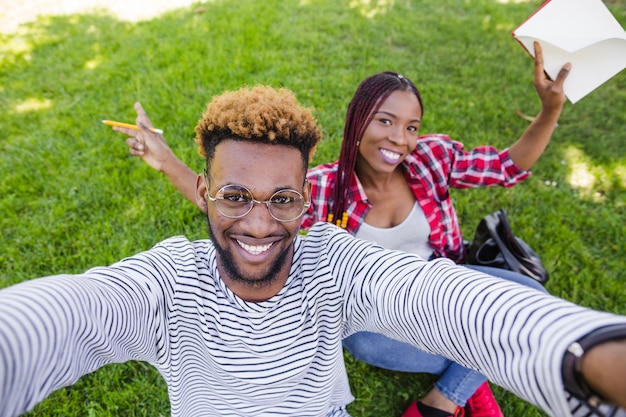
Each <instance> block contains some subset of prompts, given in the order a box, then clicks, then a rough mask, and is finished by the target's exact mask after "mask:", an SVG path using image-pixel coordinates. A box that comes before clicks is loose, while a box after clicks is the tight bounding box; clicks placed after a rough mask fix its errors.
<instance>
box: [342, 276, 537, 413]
mask: <svg viewBox="0 0 626 417" xmlns="http://www.w3.org/2000/svg"><path fill="white" fill-rule="evenodd" d="M464 266H466V267H468V268H471V269H474V270H477V271H481V272H484V273H486V274H489V275H493V276H496V277H499V278H503V279H506V280H509V281H514V282H517V283H519V284H523V285H526V286H528V287H531V288H536V289H537V290H540V291H544V292H547V291H546V290H545V288H544V287H543V286H542V285H541V284H540V283H539V282H537V281H535V280H534V279H532V278H530V277H527V276H526V275H521V274H518V273H516V272H513V271H509V270H506V269H500V268H492V267H486V266H476V265H464ZM343 347H344V348H345V349H346V350H347V351H348V352H350V353H351V354H352V356H354V358H355V359H358V360H360V361H362V362H365V363H368V364H370V365H374V366H377V367H379V368H384V369H389V370H391V371H401V372H413V373H429V374H435V375H439V379H438V380H437V382H435V388H437V389H438V390H439V391H440V392H441V393H442V394H443V395H444V396H445V397H446V398H448V399H450V400H452V401H454V402H455V403H456V404H458V405H460V406H465V403H466V402H467V399H468V398H469V397H471V396H472V394H474V392H475V391H476V389H477V388H478V387H480V386H481V385H482V384H483V383H484V382H485V381H487V378H485V376H483V375H482V374H480V373H478V372H476V371H473V370H471V369H468V368H466V367H464V366H461V365H459V364H458V363H456V362H453V361H451V360H449V359H446V358H444V357H443V356H440V355H433V354H431V353H426V352H424V351H422V350H419V349H417V348H415V347H413V346H411V345H409V344H407V343H403V342H398V341H396V340H393V339H390V338H388V337H386V336H383V335H381V334H378V333H372V332H359V333H355V334H353V335H351V336H349V337H347V338H345V339H344V340H343Z"/></svg>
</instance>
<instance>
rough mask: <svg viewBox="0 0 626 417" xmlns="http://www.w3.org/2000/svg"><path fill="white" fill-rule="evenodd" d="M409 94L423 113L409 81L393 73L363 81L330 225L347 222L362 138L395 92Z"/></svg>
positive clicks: (346, 135)
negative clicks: (349, 196)
mask: <svg viewBox="0 0 626 417" xmlns="http://www.w3.org/2000/svg"><path fill="white" fill-rule="evenodd" d="M398 90H401V91H409V92H412V93H414V94H415V96H416V97H417V100H418V102H419V104H420V107H421V108H422V114H423V113H424V104H423V103H422V96H421V94H420V92H419V90H418V89H417V87H416V86H415V84H414V83H413V82H412V81H411V80H409V79H408V78H406V77H404V76H402V75H401V74H398V73H397V72H393V71H385V72H381V73H378V74H374V75H372V76H370V77H368V78H366V79H365V80H363V81H362V82H361V84H360V85H359V87H358V88H357V90H356V92H355V93H354V97H352V101H350V105H349V106H348V112H347V114H346V125H345V127H344V131H343V143H342V144H341V153H340V154H339V164H338V167H337V181H336V183H335V188H334V189H333V190H332V199H331V200H330V201H329V205H330V207H329V210H328V213H329V214H328V218H327V219H326V220H327V221H328V222H331V223H333V222H334V223H335V224H336V225H337V226H340V227H343V228H344V229H345V228H346V226H347V223H348V214H347V212H346V203H347V195H348V190H349V188H350V182H351V181H352V177H353V176H354V175H355V174H354V167H355V165H356V158H357V154H358V152H359V145H360V143H361V138H362V137H363V134H364V133H365V130H366V129H367V127H368V125H369V124H370V122H371V121H372V119H373V118H374V115H375V114H376V112H377V111H378V109H379V108H380V106H381V105H382V104H383V103H384V101H385V100H386V99H387V97H389V95H391V93H393V92H394V91H398Z"/></svg>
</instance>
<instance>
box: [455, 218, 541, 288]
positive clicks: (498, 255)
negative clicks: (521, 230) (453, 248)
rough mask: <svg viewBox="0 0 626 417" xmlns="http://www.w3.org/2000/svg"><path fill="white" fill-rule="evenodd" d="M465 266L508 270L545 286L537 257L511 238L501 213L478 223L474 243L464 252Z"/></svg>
mask: <svg viewBox="0 0 626 417" xmlns="http://www.w3.org/2000/svg"><path fill="white" fill-rule="evenodd" d="M467 263H468V264H472V265H484V266H491V267H495V268H503V269H509V270H511V271H515V272H519V273H520V274H524V275H527V276H529V277H531V278H533V279H535V280H537V281H539V282H540V283H541V284H542V285H545V284H546V282H548V271H547V270H546V268H545V267H544V266H543V263H542V262H541V259H540V258H539V255H537V254H536V253H535V251H533V250H532V249H531V247H530V246H528V244H527V243H526V242H524V241H523V240H522V239H520V238H519V237H516V236H515V235H514V234H513V231H512V230H511V225H510V224H509V218H508V217H507V215H506V211H505V210H504V209H500V210H498V211H496V212H495V213H491V214H489V215H487V216H485V217H483V218H482V219H481V221H480V223H479V224H478V227H477V228H476V233H475V235H474V240H473V241H472V242H471V243H470V245H469V247H468V249H467Z"/></svg>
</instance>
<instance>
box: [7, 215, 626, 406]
mask: <svg viewBox="0 0 626 417" xmlns="http://www.w3.org/2000/svg"><path fill="white" fill-rule="evenodd" d="M294 251H295V253H294V259H293V264H292V267H291V270H290V274H289V278H288V280H287V282H286V284H285V286H284V288H282V290H281V291H279V293H278V294H276V295H275V296H274V297H272V298H270V299H269V300H267V301H264V302H259V303H250V302H246V301H244V300H242V299H240V298H238V297H237V296H236V295H235V294H233V293H232V292H231V291H230V290H229V288H228V287H226V286H225V285H224V283H223V281H222V280H221V279H220V276H219V272H218V269H217V265H216V253H215V248H214V247H213V245H212V244H211V242H210V241H207V240H200V241H194V242H190V241H189V240H187V239H186V238H183V237H174V238H170V239H167V240H165V241H163V242H161V243H159V244H158V245H156V246H155V247H154V248H152V249H150V250H148V251H145V252H142V253H139V254H137V255H135V256H132V257H129V258H126V259H123V260H122V261H120V262H118V263H115V264H113V265H111V266H108V267H97V268H93V269H91V270H89V271H87V272H85V273H84V274H81V275H58V276H52V277H46V278H40V279H34V280H31V281H27V282H23V283H21V284H17V285H14V286H12V287H8V288H5V289H4V290H2V291H0V416H15V415H19V414H21V413H23V412H25V411H27V410H29V409H31V408H32V407H33V406H34V405H35V404H36V403H38V402H40V401H42V400H43V399H44V398H45V397H46V396H48V395H49V394H50V393H51V392H52V391H54V390H56V389H58V388H60V387H64V386H68V385H71V384H72V383H74V382H75V381H76V380H77V379H78V378H79V377H81V376H82V375H85V374H87V373H90V372H92V371H94V370H96V369H98V368H100V367H102V366H103V365H105V364H109V363H115V362H124V361H128V360H141V361H147V362H149V363H150V364H152V365H153V366H155V367H156V368H157V369H158V371H159V372H160V374H161V375H162V376H163V378H164V379H165V381H166V382H167V387H168V393H169V397H170V405H171V415H172V416H175V417H180V416H194V417H197V416H226V417H228V416H248V417H249V416H268V417H269V416H272V417H275V416H318V417H329V416H347V415H348V414H347V411H346V405H347V404H348V403H349V402H350V401H352V400H353V397H352V395H351V394H350V389H349V385H348V380H347V376H346V371H345V367H344V363H343V355H342V348H341V340H342V338H344V337H346V336H348V335H350V334H352V333H355V332H358V331H374V332H380V333H383V334H385V335H387V336H389V337H392V338H395V339H398V340H401V341H404V342H408V343H411V344H413V345H415V346H417V347H418V348H420V349H423V350H426V351H429V352H432V353H436V354H440V355H443V356H446V357H448V358H450V359H452V360H454V361H456V362H458V363H461V364H463V365H465V366H468V367H470V368H473V369H477V370H479V371H481V372H482V373H484V374H485V375H487V376H488V377H489V379H490V380H491V381H493V382H495V383H496V384H498V385H501V386H503V387H505V388H507V389H509V390H511V391H512V392H514V393H515V394H517V395H518V396H520V397H522V398H524V399H526V400H528V401H530V402H532V403H534V404H536V405H538V406H540V407H541V408H543V409H544V410H546V411H547V412H548V414H550V415H552V416H559V417H562V416H568V415H578V414H575V413H574V412H573V411H572V409H573V408H575V407H576V405H577V404H576V403H575V402H574V403H572V402H571V401H570V402H568V396H567V393H566V392H565V390H564V389H563V383H562V380H561V373H560V366H561V361H562V358H563V353H564V352H565V349H566V347H567V346H568V345H569V344H570V343H571V342H573V341H575V340H577V339H578V338H580V337H581V336H583V335H585V334H587V333H589V332H590V331H592V330H593V329H596V328H598V327H600V326H603V325H607V324H613V323H624V322H626V318H624V317H621V316H616V315H611V314H609V313H602V312H598V311H593V310H590V309H586V308H582V307H579V306H576V305H574V304H572V303H569V302H567V301H564V300H561V299H558V298H555V297H553V296H550V295H548V294H544V293H542V292H539V291H533V290H531V289H527V288H526V287H522V286H520V285H517V284H515V283H513V282H508V281H504V280H497V279H493V278H490V277H488V276H486V275H482V274H480V273H478V272H474V271H470V270H468V269H467V268H462V267H459V266H456V265H455V264H454V263H453V262H452V261H450V260H448V259H443V258H442V259H437V260H433V261H430V262H426V261H423V260H421V259H420V258H418V257H416V256H413V255H410V254H406V253H403V252H397V251H389V250H385V249H383V248H381V247H379V246H377V245H375V244H373V243H370V242H366V241H362V240H358V239H355V238H353V237H352V236H350V235H349V234H348V233H347V232H345V231H343V230H341V229H339V228H336V227H335V226H332V225H330V224H327V223H320V224H317V225H315V226H314V227H312V228H311V230H310V231H309V234H308V235H307V236H306V237H305V236H298V237H297V238H296V241H295V244H294Z"/></svg>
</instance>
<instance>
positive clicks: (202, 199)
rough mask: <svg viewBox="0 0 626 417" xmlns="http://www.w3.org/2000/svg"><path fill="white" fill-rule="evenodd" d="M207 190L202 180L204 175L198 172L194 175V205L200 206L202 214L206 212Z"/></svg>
mask: <svg viewBox="0 0 626 417" xmlns="http://www.w3.org/2000/svg"><path fill="white" fill-rule="evenodd" d="M208 192H209V190H208V189H207V188H206V182H205V181H204V175H203V174H198V176H197V177H196V205H197V206H198V207H200V210H202V212H203V213H204V214H206V213H207V212H208V201H209V199H208Z"/></svg>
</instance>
